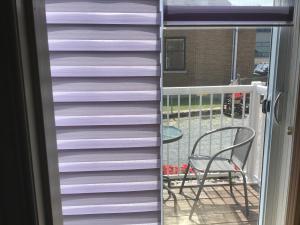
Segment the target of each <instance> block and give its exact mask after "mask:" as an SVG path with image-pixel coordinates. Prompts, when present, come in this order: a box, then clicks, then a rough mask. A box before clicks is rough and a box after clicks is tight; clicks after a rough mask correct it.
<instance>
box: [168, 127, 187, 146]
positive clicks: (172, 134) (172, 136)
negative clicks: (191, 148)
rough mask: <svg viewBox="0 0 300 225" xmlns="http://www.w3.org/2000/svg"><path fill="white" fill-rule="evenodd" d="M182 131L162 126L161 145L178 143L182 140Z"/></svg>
mask: <svg viewBox="0 0 300 225" xmlns="http://www.w3.org/2000/svg"><path fill="white" fill-rule="evenodd" d="M182 135H183V133H182V131H181V130H180V129H179V128H177V127H173V126H163V143H164V144H168V143H172V142H175V141H178V140H180V139H181V138H182Z"/></svg>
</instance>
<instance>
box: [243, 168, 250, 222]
mask: <svg viewBox="0 0 300 225" xmlns="http://www.w3.org/2000/svg"><path fill="white" fill-rule="evenodd" d="M241 174H242V176H243V185H244V192H245V205H246V215H247V216H248V215H249V205H248V193H247V180H246V176H245V174H244V173H243V172H241Z"/></svg>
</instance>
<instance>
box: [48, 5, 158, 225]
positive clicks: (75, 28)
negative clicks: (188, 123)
mask: <svg viewBox="0 0 300 225" xmlns="http://www.w3.org/2000/svg"><path fill="white" fill-rule="evenodd" d="M46 13H47V26H48V38H49V51H50V61H51V76H52V84H53V92H54V93H53V96H54V103H55V121H56V133H57V144H58V151H59V152H58V153H59V170H60V182H61V198H62V205H63V216H64V224H65V225H77V224H78V225H79V224H80V225H96V224H97V225H98V224H111V225H117V224H118V225H122V224H124V225H125V224H147V225H158V224H160V201H161V200H160V199H161V196H160V110H159V107H160V58H159V57H160V35H159V27H160V13H159V0H126V1H124V0H110V1H107V0H46Z"/></svg>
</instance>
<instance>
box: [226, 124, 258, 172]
mask: <svg viewBox="0 0 300 225" xmlns="http://www.w3.org/2000/svg"><path fill="white" fill-rule="evenodd" d="M236 129H237V131H236V134H235V138H234V142H233V144H234V145H238V144H241V143H243V144H242V145H240V146H238V147H234V148H233V149H232V152H231V161H232V162H233V163H234V164H236V165H237V166H238V167H239V168H240V169H244V167H245V164H246V161H247V159H248V155H249V152H250V150H251V146H252V142H253V140H254V137H255V131H254V130H253V129H251V128H249V127H237V128H236Z"/></svg>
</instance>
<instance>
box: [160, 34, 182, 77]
mask: <svg viewBox="0 0 300 225" xmlns="http://www.w3.org/2000/svg"><path fill="white" fill-rule="evenodd" d="M174 39H181V40H182V41H183V68H182V69H173V68H171V69H168V68H167V47H166V46H167V41H168V40H174ZM163 63H164V71H167V72H185V71H186V37H182V36H180V37H164V62H163Z"/></svg>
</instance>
